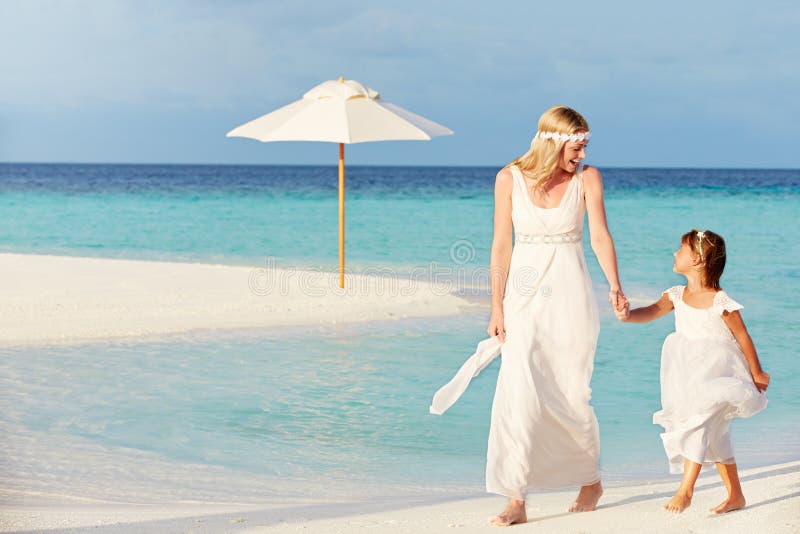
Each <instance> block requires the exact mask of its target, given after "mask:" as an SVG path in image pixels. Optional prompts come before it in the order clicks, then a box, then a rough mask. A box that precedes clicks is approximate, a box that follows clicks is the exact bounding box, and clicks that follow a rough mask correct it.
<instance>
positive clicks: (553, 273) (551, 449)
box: [430, 167, 600, 499]
mask: <svg viewBox="0 0 800 534" xmlns="http://www.w3.org/2000/svg"><path fill="white" fill-rule="evenodd" d="M511 173H512V175H513V177H514V187H513V192H512V197H511V201H512V212H511V217H512V221H513V226H514V233H515V244H514V248H513V252H512V254H511V264H510V268H509V273H508V280H507V282H506V287H505V293H504V297H503V310H504V316H505V328H506V340H505V343H503V344H501V343H500V341H499V340H498V338H497V337H491V338H488V339H485V340H484V341H481V342H480V343H479V344H478V348H477V350H476V351H475V354H473V355H472V357H470V358H469V359H468V360H467V361H466V362H465V363H464V364H463V366H462V367H461V369H460V370H459V371H458V373H457V374H456V376H455V377H454V378H453V379H452V380H451V381H450V382H449V383H448V384H447V385H445V386H444V387H442V388H441V389H440V390H439V391H438V392H437V393H436V395H435V396H434V398H433V402H432V404H431V407H430V411H431V413H434V414H441V413H443V412H444V411H445V410H447V408H449V407H450V405H452V404H453V403H454V402H455V401H456V399H458V397H459V396H460V395H461V393H462V392H463V391H464V389H465V388H466V387H467V385H468V383H469V381H470V379H471V378H472V377H473V376H475V375H477V374H478V373H479V372H480V371H481V370H482V369H483V368H484V367H486V365H488V364H489V363H490V362H491V361H492V359H494V358H495V357H496V356H497V355H498V354H499V353H500V352H502V364H501V366H500V372H499V375H498V378H497V387H496V390H495V395H494V401H493V403H492V416H491V427H490V431H489V443H488V451H487V462H486V489H487V491H490V492H492V493H498V494H501V495H505V496H507V497H510V498H516V499H523V498H525V495H526V493H527V491H528V489H529V488H559V487H565V486H582V485H587V484H592V483H594V482H597V481H598V480H599V479H600V472H599V466H598V459H599V447H600V438H599V431H598V426H597V419H596V417H595V414H594V410H593V408H592V406H591V405H590V404H589V399H590V397H591V389H590V387H589V382H590V380H591V377H592V370H593V366H594V353H595V346H596V343H597V336H598V333H599V330H600V327H599V319H598V312H597V302H596V299H595V295H594V293H593V291H592V283H591V279H590V278H589V272H588V270H587V268H586V260H585V257H584V251H583V245H582V243H581V236H582V232H583V221H584V214H585V211H586V205H585V200H584V193H583V181H582V167H581V168H579V169H578V172H577V173H576V174H575V175H574V176H573V177H572V179H571V181H570V183H569V185H568V187H567V190H566V192H565V193H564V196H563V197H562V201H561V204H560V205H559V206H558V207H556V208H549V209H548V208H540V207H538V206H536V205H534V204H533V203H532V202H531V198H530V195H529V193H528V190H527V188H526V186H525V181H524V178H523V177H522V174H521V173H520V171H519V169H518V168H516V167H511Z"/></svg>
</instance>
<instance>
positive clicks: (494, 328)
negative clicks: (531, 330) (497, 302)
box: [486, 312, 506, 343]
mask: <svg viewBox="0 0 800 534" xmlns="http://www.w3.org/2000/svg"><path fill="white" fill-rule="evenodd" d="M486 332H487V333H488V334H489V335H490V336H497V337H498V338H499V339H500V342H501V343H505V341H506V326H505V319H504V317H503V313H502V312H492V317H491V319H489V327H488V328H486Z"/></svg>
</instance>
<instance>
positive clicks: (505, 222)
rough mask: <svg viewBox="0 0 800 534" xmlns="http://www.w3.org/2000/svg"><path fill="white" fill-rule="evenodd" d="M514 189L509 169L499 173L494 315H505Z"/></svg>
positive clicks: (492, 270) (493, 266) (491, 267)
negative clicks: (504, 296) (504, 303)
mask: <svg viewBox="0 0 800 534" xmlns="http://www.w3.org/2000/svg"><path fill="white" fill-rule="evenodd" d="M513 189H514V177H513V176H512V175H511V170H510V169H508V168H504V169H502V170H501V171H500V172H498V173H497V178H496V179H495V183H494V238H493V239H492V254H491V259H490V263H489V276H490V278H491V291H492V314H495V313H499V314H500V315H502V313H503V295H504V293H505V289H506V280H507V279H508V270H509V267H510V266H511V251H512V245H511V232H512V229H513V224H512V222H511V192H512V191H513Z"/></svg>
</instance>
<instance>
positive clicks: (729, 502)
mask: <svg viewBox="0 0 800 534" xmlns="http://www.w3.org/2000/svg"><path fill="white" fill-rule="evenodd" d="M744 505H745V500H744V495H739V496H737V497H728V498H727V499H725V500H724V501H722V502H721V503H719V505H717V506H715V507H714V508H712V509H711V510H710V511H711V512H712V513H715V514H724V513H727V512H733V511H734V510H739V509H740V508H744Z"/></svg>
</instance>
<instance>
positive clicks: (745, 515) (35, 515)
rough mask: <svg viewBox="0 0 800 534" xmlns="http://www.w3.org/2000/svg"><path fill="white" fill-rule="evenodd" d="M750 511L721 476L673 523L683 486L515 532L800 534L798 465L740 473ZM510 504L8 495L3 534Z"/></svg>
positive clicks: (363, 523) (333, 523)
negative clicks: (669, 504)
mask: <svg viewBox="0 0 800 534" xmlns="http://www.w3.org/2000/svg"><path fill="white" fill-rule="evenodd" d="M741 478H742V484H743V488H744V492H745V495H746V497H747V499H748V506H747V507H746V508H745V509H743V510H739V511H736V512H732V513H729V514H725V515H721V516H715V515H712V514H710V513H709V512H708V509H709V508H711V507H712V506H714V505H716V504H718V503H719V502H720V501H721V500H722V498H723V497H724V495H725V490H724V488H723V486H722V483H721V482H720V481H719V479H718V477H717V476H716V473H707V474H706V475H703V476H701V478H700V480H699V481H698V484H697V488H696V493H695V497H694V500H693V502H692V506H691V507H690V508H688V509H687V510H686V511H684V512H683V513H682V514H679V515H674V514H671V513H669V512H666V511H664V510H662V509H661V506H662V505H663V504H664V503H665V502H666V500H667V499H668V498H669V497H670V496H671V495H672V492H674V490H675V487H676V485H677V479H676V480H672V481H669V482H664V481H661V482H655V483H646V482H641V481H638V482H631V483H628V484H615V485H612V486H609V487H606V490H605V495H604V496H603V499H602V500H601V503H600V506H599V508H598V510H597V511H595V512H591V513H580V514H570V513H567V512H566V511H565V510H566V506H567V505H568V504H569V502H570V501H571V499H572V498H574V496H575V492H574V491H559V492H551V493H538V494H532V495H530V496H529V497H528V506H527V510H528V523H527V524H523V525H517V526H514V527H511V528H513V529H514V530H513V531H515V532H538V533H580V532H582V533H615V534H616V533H642V532H647V533H673V532H695V533H711V532H724V533H726V534H736V533H746V534H754V533H759V534H761V533H796V532H800V461H796V462H791V463H785V464H781V465H773V466H769V467H761V468H755V469H747V470H743V471H742V473H741ZM503 505H504V500H503V499H502V498H500V497H495V496H488V497H479V498H471V499H462V500H452V501H444V502H436V503H433V504H422V505H415V506H409V505H408V504H407V503H406V504H405V505H404V504H403V501H400V502H399V503H392V502H391V501H382V502H379V503H374V502H373V503H364V504H362V503H357V502H356V503H343V504H341V503H340V504H319V505H316V506H309V505H307V504H302V505H276V504H270V503H264V504H263V505H257V504H247V505H235V504H225V503H197V502H194V503H192V502H176V503H165V504H126V503H122V502H108V503H103V502H101V501H89V500H80V499H68V498H66V497H57V496H54V495H47V494H24V492H21V493H8V492H3V503H2V504H0V531H2V532H14V531H37V532H41V531H54V532H69V531H74V530H84V529H85V530H89V529H91V531H92V532H121V533H128V532H149V533H162V532H248V533H295V532H309V533H350V532H380V533H414V534H434V533H439V532H463V533H465V534H466V533H477V532H497V528H498V527H492V526H490V525H488V524H487V519H488V518H489V517H490V516H492V515H493V514H495V513H497V512H498V511H500V510H501V509H502V507H503Z"/></svg>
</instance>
